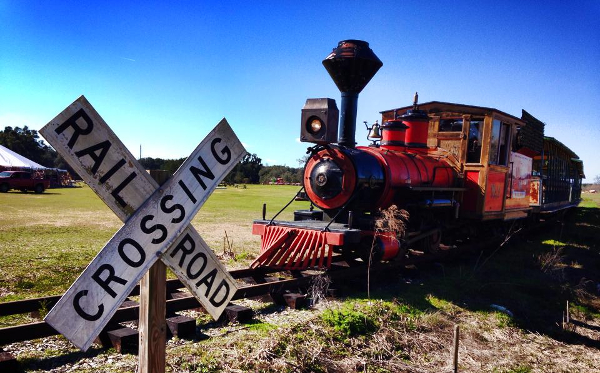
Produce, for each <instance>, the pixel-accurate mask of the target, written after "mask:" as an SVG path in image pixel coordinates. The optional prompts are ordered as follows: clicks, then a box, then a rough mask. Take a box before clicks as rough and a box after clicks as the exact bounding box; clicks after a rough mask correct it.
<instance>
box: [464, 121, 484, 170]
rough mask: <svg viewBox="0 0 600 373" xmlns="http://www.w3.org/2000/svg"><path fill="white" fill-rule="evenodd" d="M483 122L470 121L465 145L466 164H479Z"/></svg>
mask: <svg viewBox="0 0 600 373" xmlns="http://www.w3.org/2000/svg"><path fill="white" fill-rule="evenodd" d="M482 129H483V120H471V123H470V125H469V142H468V144H467V163H480V162H481V130H482Z"/></svg>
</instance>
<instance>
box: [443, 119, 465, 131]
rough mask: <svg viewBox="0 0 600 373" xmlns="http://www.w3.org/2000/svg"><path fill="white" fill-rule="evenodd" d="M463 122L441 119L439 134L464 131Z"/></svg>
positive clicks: (460, 120)
mask: <svg viewBox="0 0 600 373" xmlns="http://www.w3.org/2000/svg"><path fill="white" fill-rule="evenodd" d="M462 127H463V120H462V118H460V119H441V120H440V128H439V132H460V131H462Z"/></svg>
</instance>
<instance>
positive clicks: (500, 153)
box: [489, 119, 510, 166]
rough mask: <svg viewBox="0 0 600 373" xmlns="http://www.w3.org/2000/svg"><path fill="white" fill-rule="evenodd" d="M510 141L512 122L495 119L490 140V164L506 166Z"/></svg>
mask: <svg viewBox="0 0 600 373" xmlns="http://www.w3.org/2000/svg"><path fill="white" fill-rule="evenodd" d="M509 143H510V124H508V123H504V122H501V121H500V120H498V119H494V121H493V122H492V136H491V140H490V160H489V163H490V164H495V165H501V166H506V165H507V164H508V153H509V148H508V146H509Z"/></svg>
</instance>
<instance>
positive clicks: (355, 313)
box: [321, 304, 376, 338]
mask: <svg viewBox="0 0 600 373" xmlns="http://www.w3.org/2000/svg"><path fill="white" fill-rule="evenodd" d="M321 319H322V320H323V321H324V322H325V323H326V324H327V325H329V326H330V327H332V328H333V330H335V332H336V333H338V334H339V335H340V337H345V338H348V337H352V336H356V335H364V334H367V333H370V332H373V331H374V330H375V329H376V324H375V322H374V321H373V320H372V319H371V318H370V317H369V316H368V315H367V314H365V313H364V312H362V311H361V310H357V309H356V308H355V307H354V305H349V304H346V305H344V306H343V307H342V308H340V309H337V310H325V311H324V312H323V313H322V315H321Z"/></svg>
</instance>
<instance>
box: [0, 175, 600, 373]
mask: <svg viewBox="0 0 600 373" xmlns="http://www.w3.org/2000/svg"><path fill="white" fill-rule="evenodd" d="M297 189H298V188H297V187H290V186H247V188H228V189H224V190H217V191H215V193H214V194H213V195H212V196H211V198H210V199H209V200H208V201H207V203H206V205H205V206H204V207H203V209H202V210H201V211H200V212H199V213H198V215H197V216H196V218H195V219H194V221H193V224H194V226H195V227H196V228H197V229H198V231H199V232H200V234H201V235H202V236H203V237H204V238H205V239H206V241H207V242H208V243H209V244H210V246H211V247H213V249H214V250H215V252H217V254H220V253H221V252H222V247H223V237H224V234H225V231H227V236H228V237H229V239H230V241H231V240H232V241H233V247H234V250H235V251H236V256H237V259H236V260H232V259H230V258H228V259H227V260H226V264H227V265H228V266H230V267H234V266H246V265H247V264H248V262H249V261H250V260H251V258H252V257H253V256H254V255H255V254H256V253H257V252H258V247H259V246H258V245H259V241H258V238H256V237H253V236H252V235H251V232H250V229H251V222H252V220H253V219H257V218H260V217H261V211H262V204H263V202H266V203H267V204H268V214H267V215H268V216H271V215H272V214H273V213H275V212H277V211H278V210H279V208H280V207H283V206H284V205H285V204H286V203H287V202H288V201H289V200H290V199H291V198H292V197H293V195H294V194H295V192H296V191H297ZM306 207H308V204H307V203H305V202H304V203H300V202H294V203H293V204H292V205H291V206H290V207H288V210H287V212H286V213H285V214H283V216H282V218H284V219H291V218H292V212H293V210H295V209H298V208H306ZM121 225H122V224H121V223H120V222H119V221H118V219H116V218H115V217H114V216H113V214H112V213H111V212H110V211H109V210H108V208H106V207H105V206H104V205H103V203H102V202H101V201H100V200H99V199H98V198H97V197H96V196H95V195H94V194H93V192H92V191H91V190H89V189H88V188H87V187H82V188H74V189H62V190H53V191H50V193H47V194H46V193H45V194H42V195H35V194H22V193H12V192H11V193H7V194H0V301H7V300H14V299H22V298H31V297H35V296H42V295H47V294H59V293H61V292H62V291H64V290H65V289H66V288H67V287H68V286H69V285H70V284H71V282H72V281H73V280H74V279H75V278H76V277H77V276H78V275H79V273H80V272H81V270H83V268H84V267H85V266H86V265H87V264H88V262H89V261H90V260H91V259H92V258H93V256H94V255H95V254H96V253H97V252H98V251H99V250H100V249H101V248H102V247H103V245H104V243H105V242H106V241H107V240H108V239H109V238H110V237H111V235H112V234H114V232H115V231H116V230H117V229H119V228H120V227H121ZM598 237H600V195H598V194H585V195H584V200H583V202H582V203H581V205H580V206H579V208H577V209H576V210H575V211H572V212H571V213H570V214H569V215H567V216H565V217H564V218H563V219H562V220H560V221H557V222H552V223H549V224H548V225H546V226H544V228H543V229H540V230H538V231H534V232H530V233H528V234H527V235H525V236H516V237H515V238H514V239H513V240H511V241H509V243H508V244H506V245H503V246H500V247H491V248H489V249H488V250H486V251H484V252H482V253H476V254H470V255H466V256H463V257H461V258H457V259H456V260H453V261H447V262H444V263H435V264H431V265H426V266H420V268H419V269H418V271H416V274H415V273H412V274H411V272H408V273H399V274H398V275H396V276H394V275H388V276H387V277H386V278H384V279H379V280H378V281H376V280H374V281H373V283H372V284H371V289H370V299H369V298H368V296H367V292H366V283H367V282H366V281H365V279H360V278H358V279H354V280H352V281H347V282H346V283H344V284H338V286H343V287H346V288H347V289H346V291H347V294H350V297H348V298H345V299H342V300H341V301H327V302H326V303H323V304H319V305H318V307H317V308H316V309H313V310H305V311H285V310H283V309H282V308H278V307H276V306H272V305H269V304H261V303H258V302H254V303H253V301H250V300H247V301H245V302H246V303H245V304H246V305H249V306H252V307H254V308H255V312H256V317H255V320H254V321H253V323H251V324H248V325H238V324H233V325H223V324H220V323H211V324H206V322H207V321H208V319H207V317H206V315H203V314H198V313H195V314H192V316H194V317H198V320H199V321H198V323H199V324H198V325H199V327H200V328H201V330H202V332H203V333H206V334H208V335H210V336H211V337H212V338H208V339H206V340H178V339H174V340H171V341H169V344H168V346H167V371H169V372H220V371H236V372H237V371H244V372H255V371H264V372H280V371H284V372H297V371H306V372H327V371H329V372H332V371H333V372H337V371H340V372H342V371H344V372H346V371H361V372H363V371H364V372H398V371H402V372H404V371H406V372H413V371H417V372H438V371H450V369H449V364H448V361H449V357H450V356H451V349H450V346H451V345H452V332H453V327H454V325H460V328H461V348H460V364H459V370H460V371H461V372H494V373H518V372H519V373H527V372H600V290H599V288H598V286H599V284H600V273H599V270H598V269H599V268H600V241H599V240H598ZM342 290H343V289H342ZM567 300H568V301H569V302H570V307H571V308H570V312H571V317H572V319H573V321H572V323H571V324H568V325H566V326H563V323H562V317H563V315H564V310H565V305H566V301H567ZM492 305H497V306H501V307H503V308H504V309H507V310H509V311H510V315H509V314H507V313H506V312H502V311H498V308H494V307H492ZM500 309H502V308H500ZM23 317H25V316H23ZM23 321H24V320H23V319H22V318H20V319H19V318H5V319H0V326H6V325H10V324H14V323H16V322H23ZM42 343H43V345H44V347H38V346H37V345H36V344H35V342H26V343H22V344H15V345H12V346H7V347H5V349H6V348H8V351H11V352H12V353H13V354H14V355H15V356H17V358H18V360H19V361H20V362H21V364H22V365H23V366H24V369H25V371H31V372H42V371H53V372H54V371H56V372H58V371H60V372H66V371H77V372H97V371H98V369H100V368H99V367H101V368H102V369H101V371H106V372H124V371H126V372H134V371H135V370H136V358H135V357H134V356H118V355H117V356H115V354H113V353H111V352H110V350H109V351H105V350H101V349H98V348H93V349H92V350H90V351H88V352H87V353H85V354H84V353H81V352H78V351H77V350H76V348H74V347H73V346H72V345H71V344H70V343H68V342H67V341H65V340H64V338H62V337H50V338H46V339H44V340H43V342H42ZM31 346H34V347H31Z"/></svg>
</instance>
